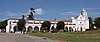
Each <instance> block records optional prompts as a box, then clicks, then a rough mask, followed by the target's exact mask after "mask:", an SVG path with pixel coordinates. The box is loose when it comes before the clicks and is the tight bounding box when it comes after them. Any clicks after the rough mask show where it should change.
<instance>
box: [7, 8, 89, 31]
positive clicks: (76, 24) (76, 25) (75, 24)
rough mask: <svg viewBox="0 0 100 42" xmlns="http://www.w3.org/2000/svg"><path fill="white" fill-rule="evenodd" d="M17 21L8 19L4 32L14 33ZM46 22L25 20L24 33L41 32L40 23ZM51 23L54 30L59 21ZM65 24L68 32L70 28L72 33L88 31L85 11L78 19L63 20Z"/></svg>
mask: <svg viewBox="0 0 100 42" xmlns="http://www.w3.org/2000/svg"><path fill="white" fill-rule="evenodd" d="M18 20H19V19H8V21H7V26H6V32H7V33H9V32H14V28H15V27H16V26H17V22H18ZM44 21H46V20H26V25H25V28H26V31H29V30H31V31H34V30H35V27H38V28H37V29H38V31H40V30H41V25H42V23H43V22H44ZM48 21H50V22H51V27H52V26H54V27H55V28H56V24H57V23H58V21H60V20H48ZM63 21H64V23H65V29H66V28H67V29H68V31H69V29H70V28H72V29H73V32H74V31H86V29H89V19H88V16H87V11H86V10H85V9H83V10H82V11H81V12H80V13H79V16H78V17H71V18H69V19H66V20H63Z"/></svg>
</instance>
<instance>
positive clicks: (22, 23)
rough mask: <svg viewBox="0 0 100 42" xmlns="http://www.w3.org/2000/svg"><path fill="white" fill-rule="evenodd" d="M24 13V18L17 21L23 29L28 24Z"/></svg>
mask: <svg viewBox="0 0 100 42" xmlns="http://www.w3.org/2000/svg"><path fill="white" fill-rule="evenodd" d="M24 17H25V16H24V15H22V19H19V21H18V23H17V26H18V28H19V29H22V28H24V27H25V24H26V20H25V19H24Z"/></svg>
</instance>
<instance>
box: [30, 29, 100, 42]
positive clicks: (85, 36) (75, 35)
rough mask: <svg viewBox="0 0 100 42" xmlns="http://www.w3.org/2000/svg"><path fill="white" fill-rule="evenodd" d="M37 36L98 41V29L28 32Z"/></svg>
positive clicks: (70, 41)
mask: <svg viewBox="0 0 100 42" xmlns="http://www.w3.org/2000/svg"><path fill="white" fill-rule="evenodd" d="M30 34H31V35H33V36H37V37H46V38H50V39H53V40H63V41H65V42H66V41H67V42H100V30H96V31H86V32H60V33H30Z"/></svg>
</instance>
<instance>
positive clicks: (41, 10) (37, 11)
mask: <svg viewBox="0 0 100 42" xmlns="http://www.w3.org/2000/svg"><path fill="white" fill-rule="evenodd" d="M35 12H36V14H39V15H42V14H43V13H44V12H43V9H42V8H38V9H35Z"/></svg>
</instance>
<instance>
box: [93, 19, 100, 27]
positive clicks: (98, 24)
mask: <svg viewBox="0 0 100 42" xmlns="http://www.w3.org/2000/svg"><path fill="white" fill-rule="evenodd" d="M94 22H95V26H96V27H97V28H100V17H97V18H95V20H94Z"/></svg>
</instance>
